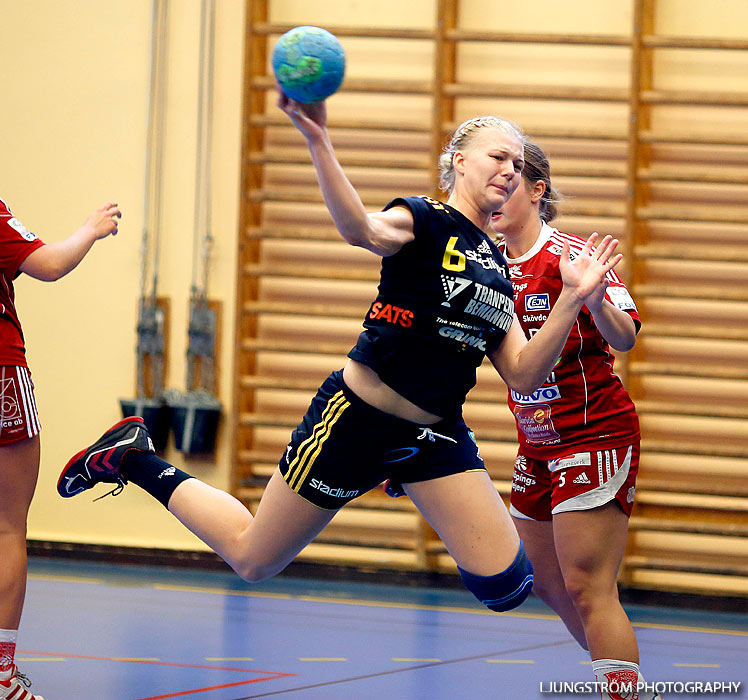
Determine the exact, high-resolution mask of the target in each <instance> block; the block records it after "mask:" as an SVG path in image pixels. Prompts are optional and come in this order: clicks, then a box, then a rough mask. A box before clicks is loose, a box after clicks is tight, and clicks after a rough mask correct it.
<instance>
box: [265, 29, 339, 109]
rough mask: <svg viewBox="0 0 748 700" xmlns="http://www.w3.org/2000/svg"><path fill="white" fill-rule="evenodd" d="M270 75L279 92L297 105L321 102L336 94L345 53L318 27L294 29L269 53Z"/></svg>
mask: <svg viewBox="0 0 748 700" xmlns="http://www.w3.org/2000/svg"><path fill="white" fill-rule="evenodd" d="M273 73H275V79H276V80H277V81H278V84H279V85H280V86H281V89H282V90H283V92H284V93H285V94H286V95H287V96H288V97H290V98H291V99H292V100H296V101H297V102H304V103H309V102H321V101H322V100H324V99H327V98H328V97H329V96H330V95H332V94H333V93H334V92H336V91H337V89H338V88H339V87H340V85H341V83H342V82H343V75H344V74H345V52H344V51H343V47H342V46H341V44H340V42H339V41H338V39H337V37H336V36H335V35H334V34H331V33H330V32H328V31H327V30H326V29H322V28H321V27H294V28H293V29H291V30H289V31H287V32H286V33H285V34H284V35H283V36H281V38H280V39H278V43H277V44H276V45H275V48H274V49H273Z"/></svg>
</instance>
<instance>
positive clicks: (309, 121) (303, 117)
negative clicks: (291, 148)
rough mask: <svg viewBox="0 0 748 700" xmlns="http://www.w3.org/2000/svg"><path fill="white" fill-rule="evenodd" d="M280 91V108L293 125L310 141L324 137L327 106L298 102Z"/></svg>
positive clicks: (317, 103)
mask: <svg viewBox="0 0 748 700" xmlns="http://www.w3.org/2000/svg"><path fill="white" fill-rule="evenodd" d="M277 89H278V108H279V109H280V110H281V111H283V112H285V113H286V114H287V115H288V116H289V118H290V119H291V121H292V122H293V125H294V126H295V127H296V128H297V129H298V130H299V131H300V132H301V133H302V134H303V135H304V137H305V138H306V139H307V140H309V139H313V138H315V137H321V136H323V135H324V132H325V129H326V128H327V104H326V103H325V102H324V101H323V102H309V103H303V102H297V101H296V100H292V99H291V98H290V97H288V95H286V94H285V93H284V92H283V90H281V88H280V86H277Z"/></svg>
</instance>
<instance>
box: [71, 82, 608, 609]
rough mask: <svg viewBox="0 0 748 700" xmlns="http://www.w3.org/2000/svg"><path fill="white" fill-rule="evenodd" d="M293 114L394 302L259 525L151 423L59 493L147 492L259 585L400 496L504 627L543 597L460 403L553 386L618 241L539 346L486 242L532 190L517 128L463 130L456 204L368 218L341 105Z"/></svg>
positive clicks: (324, 396) (289, 452)
mask: <svg viewBox="0 0 748 700" xmlns="http://www.w3.org/2000/svg"><path fill="white" fill-rule="evenodd" d="M278 106H279V107H280V109H281V110H282V111H283V112H285V113H286V114H287V115H288V116H289V118H290V119H291V121H292V122H293V124H294V125H295V126H296V128H297V129H298V130H299V131H300V132H301V134H302V135H303V136H304V137H305V139H306V142H307V145H308V148H309V152H310V154H311V157H312V162H313V164H314V167H315V169H316V172H317V178H318V181H319V184H320V187H321V189H322V193H323V195H324V199H325V202H326V204H327V207H328V209H329V211H330V213H331V215H332V218H333V220H334V222H335V225H336V227H337V229H338V231H339V232H340V234H341V236H342V237H343V238H344V239H345V240H346V241H347V242H348V243H350V244H351V245H355V246H360V247H363V248H366V249H367V250H370V251H371V252H372V253H374V254H375V255H379V256H380V257H381V258H382V272H381V280H380V285H379V293H378V295H377V298H376V299H375V300H374V302H373V303H372V304H371V306H370V308H369V310H368V311H367V313H366V316H365V321H364V331H363V333H362V334H361V336H360V338H359V340H358V342H357V343H356V346H355V347H354V348H353V349H352V350H351V352H350V353H349V360H348V362H347V364H346V365H345V367H344V368H343V369H342V370H339V371H336V372H333V373H332V374H331V375H330V376H329V377H328V379H327V380H326V381H325V382H324V383H323V385H322V386H321V387H320V389H319V391H318V393H317V395H316V396H315V397H314V399H313V400H312V402H311V405H310V407H309V410H308V412H307V414H306V415H305V416H304V418H303V420H302V422H301V423H300V424H299V426H298V427H297V428H296V430H294V432H293V434H292V436H291V440H290V443H289V445H288V447H287V448H286V450H285V452H284V454H283V456H282V457H281V460H280V464H279V468H278V470H276V472H275V473H274V474H273V476H272V477H271V479H270V481H269V483H268V485H267V487H266V489H265V492H264V494H263V497H262V499H261V501H260V504H259V506H258V508H257V512H256V513H255V515H254V516H253V515H252V514H251V513H250V512H249V511H248V510H247V508H246V507H245V506H244V505H243V504H242V503H241V502H240V501H238V500H237V499H236V498H234V497H233V496H231V495H230V494H228V493H226V492H224V491H221V490H219V489H216V488H213V487H212V486H209V485H207V484H205V483H203V482H201V481H199V480H198V479H195V478H192V477H190V476H189V475H187V474H185V473H184V472H182V471H181V470H179V469H176V468H174V467H172V466H171V465H169V464H167V463H166V462H164V461H163V460H161V459H159V458H158V457H156V456H155V455H154V454H153V449H152V445H151V442H150V439H149V438H148V435H147V431H146V429H145V426H144V424H143V422H142V420H140V419H138V418H136V417H133V418H129V419H125V420H124V421H120V422H119V423H117V424H116V425H115V426H113V427H112V428H110V429H109V430H108V431H107V432H106V433H104V435H102V437H101V438H100V439H99V440H98V441H97V442H96V443H94V444H93V445H91V446H90V447H87V448H85V449H83V450H81V451H80V452H79V453H78V454H76V455H75V456H74V457H72V458H71V460H70V461H69V462H68V464H67V465H66V466H65V468H64V469H63V472H62V474H61V476H60V480H59V483H58V491H59V493H60V495H61V496H63V497H69V496H74V495H75V494H77V493H80V492H82V491H84V490H86V489H89V488H91V487H92V486H93V485H95V484H96V483H99V482H110V483H119V484H124V483H127V482H132V483H134V484H136V485H138V486H140V487H141V488H143V489H145V490H146V491H147V492H148V493H150V494H151V495H152V496H154V497H155V498H157V499H158V500H160V501H161V503H163V505H164V506H166V508H167V509H168V510H169V511H170V512H171V513H172V514H173V515H174V516H175V517H176V518H177V519H178V520H180V521H181V522H182V523H183V524H184V525H185V526H186V527H187V528H188V529H189V530H191V531H192V532H193V533H194V534H195V535H197V536H198V537H199V538H200V539H201V540H203V541H204V542H205V543H206V544H208V545H209V546H210V547H211V548H212V549H213V550H214V551H215V552H217V553H218V554H219V555H220V556H221V557H222V558H223V559H224V560H225V561H226V562H228V564H229V565H230V566H231V567H232V568H233V569H234V570H235V571H236V572H237V574H239V575H240V576H241V577H242V578H243V579H245V580H247V581H251V582H254V581H260V580H262V579H265V578H267V577H269V576H273V575H274V574H277V573H278V572H280V571H282V570H283V569H284V568H285V567H286V566H287V565H288V564H289V563H290V562H291V561H292V560H293V558H294V557H295V556H296V555H297V554H298V553H299V552H300V551H301V550H302V549H303V548H304V547H305V546H306V545H307V544H308V543H310V542H311V541H312V540H313V539H314V538H315V537H316V535H317V534H318V533H319V532H320V531H321V530H323V529H324V527H325V526H326V525H327V523H329V522H330V520H331V519H332V518H333V516H334V515H335V513H336V512H337V510H338V509H340V508H341V507H342V506H343V505H345V503H347V502H348V501H350V500H352V499H353V498H356V497H358V496H360V495H362V494H364V493H365V492H366V491H368V490H370V489H372V488H374V487H376V486H377V485H379V484H381V483H382V482H385V481H388V480H389V481H388V488H389V490H390V491H391V492H392V493H393V494H396V493H398V492H400V491H402V492H404V493H406V494H407V495H408V496H409V497H410V498H411V499H412V501H413V502H414V503H415V505H416V507H417V508H418V509H419V511H420V512H421V513H422V514H423V515H424V517H425V518H426V520H427V521H428V522H429V523H430V525H431V526H432V527H433V528H434V529H435V530H436V532H437V533H438V534H439V536H440V537H441V539H442V540H443V542H444V543H445V545H446V547H447V549H448V551H449V553H450V555H451V556H452V557H453V558H454V559H455V561H456V562H457V564H458V567H459V569H460V572H461V575H462V577H463V580H464V582H465V584H466V586H467V587H468V588H469V589H470V590H471V591H472V592H473V593H474V594H475V595H476V597H477V598H478V599H479V600H480V601H481V602H483V603H484V604H485V605H486V606H487V607H489V608H490V609H492V610H496V611H503V610H508V609H511V608H513V607H516V606H517V605H519V604H520V603H521V602H522V601H523V600H524V599H525V598H526V597H527V595H528V594H529V592H530V588H531V586H532V567H531V565H530V563H529V560H528V559H527V557H526V555H525V553H524V549H523V547H522V546H521V542H520V538H519V536H518V535H517V531H516V529H515V527H514V524H513V523H512V520H511V518H510V517H509V514H508V512H507V509H506V507H505V506H504V504H503V501H502V500H501V498H500V496H499V494H498V492H497V491H496V489H495V487H494V485H493V483H492V481H491V479H490V477H489V475H488V473H487V472H486V470H485V467H484V465H483V461H482V459H481V457H480V454H479V451H478V448H477V446H476V444H475V441H474V439H473V437H472V434H471V432H470V431H469V429H468V428H467V426H466V425H465V423H464V421H463V419H462V404H463V402H464V401H465V396H466V394H467V393H468V391H469V390H470V389H471V388H472V386H473V385H474V383H475V371H476V367H477V366H478V365H480V364H481V362H482V361H483V358H484V357H485V356H486V355H487V356H488V357H489V359H490V360H491V362H492V363H493V364H494V366H495V367H496V369H497V370H498V372H499V374H500V375H501V376H502V377H503V379H504V380H505V381H506V383H507V384H508V385H509V386H510V387H511V388H512V389H514V390H515V391H518V392H520V393H522V394H530V393H532V392H533V391H535V389H537V388H538V387H539V386H540V385H541V384H542V383H543V382H544V380H545V379H546V377H547V376H548V374H549V373H550V371H551V369H552V367H553V364H554V363H555V362H556V359H557V358H558V357H559V354H560V351H561V349H562V347H563V346H564V343H565V341H566V338H567V335H568V333H569V331H570V329H571V326H572V324H573V323H574V322H575V320H576V318H577V315H578V314H579V311H580V310H581V308H582V306H583V304H584V302H585V299H586V297H587V296H589V295H591V294H595V293H596V292H597V290H598V288H599V286H600V285H601V284H603V283H604V277H605V275H606V273H607V272H608V271H609V270H611V269H612V268H613V267H614V266H615V265H616V264H617V263H618V261H619V260H620V257H621V256H620V255H617V254H615V248H616V246H617V241H615V240H613V239H611V238H610V237H606V238H605V239H604V240H603V241H602V242H601V243H600V245H599V246H598V247H597V248H596V249H593V245H592V244H593V243H594V242H595V238H594V237H593V238H592V239H591V241H590V242H589V243H588V244H587V245H585V247H584V249H583V250H582V251H581V253H580V254H579V255H577V256H576V257H575V258H574V260H571V259H570V256H569V251H568V249H567V250H566V251H565V252H564V254H563V255H562V263H561V268H562V275H563V280H564V288H563V291H562V292H561V294H560V297H559V300H558V301H557V303H556V305H555V306H554V309H553V312H552V313H551V314H550V316H549V318H548V320H547V322H546V323H545V324H544V325H543V328H542V329H541V330H540V331H539V332H538V333H537V334H536V335H535V337H534V338H533V339H532V340H531V341H529V342H528V341H527V340H526V339H525V336H524V334H523V333H522V330H521V328H520V327H519V325H518V322H517V320H516V318H515V317H514V309H513V300H512V287H511V284H510V282H509V279H508V274H509V273H508V269H507V265H506V262H505V260H504V258H503V257H502V255H501V253H500V252H499V250H498V248H497V247H496V246H495V244H494V243H493V242H492V240H491V238H490V237H489V236H488V235H486V233H485V231H486V229H487V227H488V225H489V222H490V217H491V213H492V212H494V211H497V210H499V209H501V207H502V205H503V204H504V202H505V201H506V200H507V199H508V198H509V197H510V195H511V194H512V193H513V192H514V191H515V189H516V188H517V186H518V185H519V184H520V181H521V173H522V167H523V142H524V137H523V134H522V133H521V132H520V131H519V129H518V128H517V127H515V126H514V125H512V124H511V123H509V122H507V121H505V120H503V119H499V118H497V117H479V118H476V119H471V120H469V121H467V122H465V123H464V124H462V125H461V126H460V127H459V128H458V129H457V131H456V132H455V134H454V136H453V137H452V140H451V141H450V143H449V145H448V146H447V147H446V149H445V152H444V153H443V154H442V157H441V160H440V172H441V180H442V186H443V188H444V189H445V190H446V191H447V192H448V198H447V200H446V201H445V202H440V201H437V200H434V199H430V198H428V197H405V198H400V199H394V200H393V201H392V202H390V204H388V205H387V207H385V209H384V211H381V212H375V213H367V212H366V211H365V209H364V206H363V204H362V202H361V199H360V197H359V195H358V193H357V192H356V190H355V189H354V188H353V186H352V185H351V184H350V182H349V181H348V179H347V177H346V176H345V174H344V172H343V170H342V168H341V166H340V164H339V162H338V160H337V158H336V156H335V154H334V151H333V147H332V144H331V141H330V138H329V135H328V131H327V128H326V115H327V113H326V104H325V103H324V102H319V103H313V104H300V103H297V102H295V101H293V100H291V99H289V98H287V97H286V96H285V95H283V94H282V93H280V95H279V99H278Z"/></svg>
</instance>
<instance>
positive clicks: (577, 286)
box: [559, 233, 623, 305]
mask: <svg viewBox="0 0 748 700" xmlns="http://www.w3.org/2000/svg"><path fill="white" fill-rule="evenodd" d="M598 237H599V236H598V234H597V233H593V234H592V235H591V236H590V237H589V238H588V239H587V241H586V243H585V244H584V247H583V248H582V251H581V253H579V255H577V256H575V257H574V258H573V259H572V257H571V251H570V249H569V244H568V243H567V242H565V241H564V245H563V250H562V251H561V259H560V262H559V267H560V270H561V279H562V280H563V282H564V287H565V288H566V289H569V290H571V291H573V292H574V293H575V294H576V296H577V298H578V299H580V300H581V301H582V302H584V303H587V300H588V299H589V303H590V304H593V305H594V304H595V302H598V305H599V303H601V302H602V297H601V292H602V295H604V294H605V290H606V288H607V286H608V285H607V281H606V279H605V275H606V274H607V273H608V272H609V271H610V270H612V269H613V268H614V267H615V266H616V265H617V264H618V263H619V262H620V261H621V259H622V258H623V256H622V255H621V254H620V253H617V254H616V253H615V250H616V248H617V247H618V239H616V238H613V237H612V236H605V238H603V240H602V242H601V243H600V245H598V246H597V247H595V242H596V241H597V239H598Z"/></svg>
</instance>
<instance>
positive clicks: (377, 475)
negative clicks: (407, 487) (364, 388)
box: [279, 370, 485, 510]
mask: <svg viewBox="0 0 748 700" xmlns="http://www.w3.org/2000/svg"><path fill="white" fill-rule="evenodd" d="M279 467H280V471H281V474H282V475H283V478H284V479H285V480H286V482H287V483H288V485H289V486H290V487H291V488H292V489H293V490H294V491H296V493H298V494H299V495H300V496H302V497H303V498H305V499H306V500H307V501H310V502H311V503H313V504H314V505H316V506H319V507H320V508H325V509H327V510H337V509H338V508H340V507H342V506H343V505H345V504H346V503H348V501H351V500H353V499H354V498H356V497H358V496H361V495H362V494H364V493H366V492H367V491H369V490H370V489H372V488H374V487H375V486H378V485H379V484H381V483H382V482H384V481H387V480H389V484H388V488H387V491H388V493H390V495H402V493H403V491H402V484H403V483H406V484H407V483H411V482H415V481H428V480H429V479H436V478H439V477H442V476H448V475H450V474H458V473H460V472H466V471H475V470H485V465H484V464H483V460H482V459H481V456H480V453H479V451H478V446H477V445H476V444H475V438H474V437H473V433H472V431H470V430H469V429H468V427H467V425H465V421H464V420H463V419H462V416H458V417H457V418H448V419H444V420H442V421H439V422H438V423H434V424H432V425H427V426H422V425H420V424H418V423H412V422H411V421H407V420H403V419H402V418H397V417H396V416H392V415H390V414H388V413H384V412H382V411H380V410H378V409H376V408H374V407H373V406H370V405H369V404H367V403H366V402H364V401H363V400H361V399H360V398H359V397H358V396H356V394H354V393H353V392H352V391H351V390H350V389H349V388H348V387H347V386H346V385H345V383H344V382H343V371H342V370H338V371H336V372H333V373H332V374H331V375H330V376H329V377H328V378H327V379H326V380H325V382H324V383H323V384H322V386H321V387H320V388H319V390H318V391H317V395H316V396H315V397H314V399H312V403H311V405H310V406H309V410H308V411H307V412H306V415H305V416H304V418H303V420H302V421H301V423H299V425H298V427H297V428H296V430H294V431H293V434H292V435H291V442H290V443H289V445H288V447H286V451H285V454H284V455H283V457H282V458H281V460H280V464H279Z"/></svg>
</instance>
